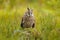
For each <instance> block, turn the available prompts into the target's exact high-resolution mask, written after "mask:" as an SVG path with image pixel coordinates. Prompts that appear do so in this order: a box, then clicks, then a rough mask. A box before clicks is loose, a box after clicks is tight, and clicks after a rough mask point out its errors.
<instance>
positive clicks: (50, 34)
mask: <svg viewBox="0 0 60 40" xmlns="http://www.w3.org/2000/svg"><path fill="white" fill-rule="evenodd" d="M29 6H30V7H31V8H33V13H34V15H35V21H36V22H35V23H36V25H35V28H33V29H32V28H29V29H25V30H26V31H27V32H25V30H23V29H22V28H21V27H20V22H21V18H22V16H23V15H24V12H25V11H26V6H25V5H24V6H20V7H18V8H17V9H15V8H13V9H11V10H9V8H8V9H7V8H6V9H2V10H0V14H1V15H0V40H25V39H26V40H27V38H29V39H30V40H35V38H37V40H60V16H57V15H56V14H55V11H54V10H51V9H48V8H46V7H40V6H39V5H37V4H34V5H33V4H30V5H29ZM28 32H30V34H27V33H28Z"/></svg>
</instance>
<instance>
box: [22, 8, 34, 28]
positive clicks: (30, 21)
mask: <svg viewBox="0 0 60 40" xmlns="http://www.w3.org/2000/svg"><path fill="white" fill-rule="evenodd" d="M21 27H22V28H31V27H32V28H34V27H35V18H34V15H33V13H32V10H31V9H29V8H27V12H26V13H25V14H24V16H23V17H22V21H21Z"/></svg>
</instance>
